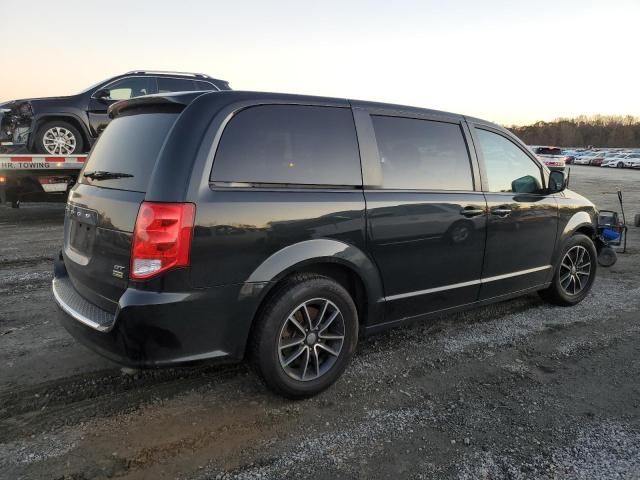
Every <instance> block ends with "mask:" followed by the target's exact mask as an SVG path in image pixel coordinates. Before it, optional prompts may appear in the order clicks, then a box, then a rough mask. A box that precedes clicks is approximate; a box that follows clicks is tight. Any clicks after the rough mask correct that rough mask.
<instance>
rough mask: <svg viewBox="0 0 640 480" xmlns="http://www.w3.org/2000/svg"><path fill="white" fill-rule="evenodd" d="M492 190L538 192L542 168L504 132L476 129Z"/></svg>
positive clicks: (540, 184) (540, 185) (490, 189)
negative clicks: (502, 133)
mask: <svg viewBox="0 0 640 480" xmlns="http://www.w3.org/2000/svg"><path fill="white" fill-rule="evenodd" d="M476 134H477V135H478V140H479V142H480V148H481V150H482V155H483V157H484V163H485V168H486V170H487V181H488V182H489V191H490V192H514V193H536V192H538V191H540V190H541V188H542V182H541V178H542V177H541V172H540V168H538V166H537V165H536V164H535V163H534V162H533V160H531V158H529V157H528V156H527V155H526V154H525V153H524V152H523V151H522V150H521V149H520V148H519V147H518V146H516V144H515V143H513V142H512V141H511V140H508V139H507V138H505V137H503V136H502V135H498V134H496V133H493V132H489V131H487V130H480V129H476Z"/></svg>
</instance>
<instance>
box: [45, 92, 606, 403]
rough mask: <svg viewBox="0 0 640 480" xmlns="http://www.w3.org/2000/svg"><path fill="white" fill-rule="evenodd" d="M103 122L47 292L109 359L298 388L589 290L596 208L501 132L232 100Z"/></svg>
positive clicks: (335, 107)
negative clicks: (451, 316)
mask: <svg viewBox="0 0 640 480" xmlns="http://www.w3.org/2000/svg"><path fill="white" fill-rule="evenodd" d="M111 115H112V117H113V121H112V122H111V123H110V125H109V126H108V127H107V128H106V130H105V131H104V133H103V134H102V135H101V137H100V139H99V140H98V142H97V143H96V145H95V147H94V148H93V150H92V152H91V154H90V156H89V158H88V159H87V162H86V164H85V166H84V169H83V171H82V173H81V175H80V180H79V182H78V183H77V184H76V185H75V186H74V187H73V188H72V189H71V192H70V194H69V201H68V204H67V207H66V216H65V227H64V239H63V249H62V251H61V253H60V256H59V259H58V260H57V261H56V262H55V267H54V280H53V284H52V289H53V295H54V297H55V300H56V302H57V304H58V305H59V306H60V307H61V309H60V311H59V313H60V320H61V322H62V323H63V324H64V325H65V327H66V328H67V329H68V330H69V332H70V333H71V334H73V335H74V336H75V337H76V338H78V339H79V340H80V341H82V342H84V343H85V344H87V345H89V346H90V347H91V348H93V349H94V350H96V351H98V352H99V353H101V354H103V355H105V356H107V357H108V358H111V359H113V360H115V361H117V362H120V363H123V364H127V365H131V366H135V367H156V366H168V365H177V364H184V363H189V362H193V361H196V360H205V359H208V360H213V359H218V360H222V359H226V360H234V361H239V360H241V359H243V358H245V357H248V358H249V359H250V360H251V362H252V364H253V365H254V367H255V369H256V370H257V372H258V373H259V375H260V376H261V378H263V379H264V381H265V383H266V384H267V385H268V386H269V387H270V388H271V389H273V390H274V391H276V392H278V393H279V394H282V395H285V396H287V397H291V398H301V397H307V396H310V395H314V394H316V393H318V392H320V391H322V390H324V389H325V388H327V387H329V386H330V385H331V384H332V383H334V382H335V381H336V380H337V379H338V378H339V377H340V375H341V374H342V372H343V371H344V370H345V368H347V365H348V363H349V361H350V359H351V357H352V356H353V354H354V351H355V349H356V345H357V343H358V338H359V337H360V336H362V335H366V334H371V333H375V332H377V331H381V330H384V329H386V328H390V327H393V326H397V325H401V324H405V323H408V322H414V321H416V320H424V319H427V318H430V317H432V316H433V315H439V314H442V313H443V312H451V311H455V310H458V309H462V308H469V307H471V306H477V305H483V304H486V303H490V302H496V301H501V300H504V299H507V298H510V297H514V296H518V295H522V294H524V293H526V292H534V291H538V292H540V295H541V296H542V298H544V299H545V300H547V301H549V302H552V303H554V304H560V305H575V304H577V303H579V302H580V301H582V300H583V299H584V298H585V296H586V295H587V294H588V292H589V290H590V289H591V286H592V283H593V281H594V278H595V274H596V263H597V262H596V257H597V246H596V243H594V242H596V238H597V237H596V221H597V211H596V208H595V207H594V205H593V204H592V203H591V202H589V201H588V200H586V199H585V198H584V197H582V196H580V195H578V194H576V193H574V192H571V191H570V190H567V189H566V180H565V176H564V173H563V172H559V171H554V172H549V170H548V169H547V168H546V167H545V166H544V165H543V164H542V163H541V162H540V160H538V158H537V157H536V156H535V155H533V154H532V153H531V152H530V151H529V149H528V148H527V147H526V145H524V144H523V143H522V142H520V141H519V140H518V139H517V138H516V137H515V136H514V135H513V134H511V133H510V132H509V131H507V130H506V129H504V128H502V127H500V126H498V125H494V124H492V123H489V122H485V121H483V120H479V119H473V118H469V117H465V116H462V115H457V114H452V113H446V112H436V111H432V110H426V109H419V108H412V107H404V106H397V105H386V104H380V103H370V102H362V101H350V100H345V99H335V98H321V97H311V96H298V95H285V94H269V93H255V92H233V91H228V92H216V93H213V92H208V93H203V92H191V93H181V94H167V95H153V96H149V97H144V98H136V99H132V100H130V101H126V102H118V103H116V104H115V105H113V106H112V107H111ZM176 159H180V161H176ZM559 212H562V214H559Z"/></svg>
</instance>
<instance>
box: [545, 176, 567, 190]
mask: <svg viewBox="0 0 640 480" xmlns="http://www.w3.org/2000/svg"><path fill="white" fill-rule="evenodd" d="M565 188H567V179H566V177H565V176H564V172H560V171H558V170H552V171H551V172H550V173H549V191H550V192H551V193H558V192H562V191H563V190H564V189H565Z"/></svg>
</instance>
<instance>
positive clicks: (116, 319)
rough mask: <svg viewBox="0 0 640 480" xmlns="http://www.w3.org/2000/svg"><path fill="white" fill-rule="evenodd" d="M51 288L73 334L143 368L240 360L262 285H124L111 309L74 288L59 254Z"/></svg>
mask: <svg viewBox="0 0 640 480" xmlns="http://www.w3.org/2000/svg"><path fill="white" fill-rule="evenodd" d="M52 290H53V295H54V298H55V300H56V303H57V304H58V306H59V307H60V310H59V311H58V316H59V319H60V322H61V323H62V325H63V326H64V327H65V328H66V330H67V331H68V332H69V333H70V334H71V335H72V336H73V337H75V338H76V339H77V340H78V341H80V342H81V343H83V344H84V345H86V346H87V347H89V348H90V349H92V350H94V351H96V352H97V353H99V354H101V355H103V356H105V357H107V358H109V359H111V360H113V361H115V362H117V363H120V364H122V365H126V366H129V367H134V368H146V367H162V366H172V365H178V364H184V363H190V362H194V361H200V360H236V361H238V360H241V359H242V357H243V356H244V349H245V345H246V341H247V338H248V334H249V329H250V326H251V319H252V317H253V312H254V311H255V310H254V309H255V307H256V306H257V301H258V300H257V298H258V292H259V290H261V288H260V286H258V288H254V286H252V288H247V287H246V286H245V287H244V288H243V285H229V286H223V287H214V288H208V289H202V290H194V291H191V292H152V291H143V290H138V289H135V288H128V289H127V290H126V291H125V292H124V294H123V295H122V297H121V298H120V300H119V302H118V308H117V311H116V313H115V314H111V313H109V312H107V311H105V310H102V309H100V308H99V307H97V306H96V305H94V304H92V303H90V302H89V301H87V300H86V299H84V298H83V297H82V296H81V295H80V294H79V293H78V291H77V290H76V289H75V288H74V286H73V283H72V281H71V279H70V277H69V275H68V274H67V271H66V268H65V266H64V262H63V261H61V260H60V261H57V262H56V265H55V268H54V279H53V283H52ZM247 293H250V295H247Z"/></svg>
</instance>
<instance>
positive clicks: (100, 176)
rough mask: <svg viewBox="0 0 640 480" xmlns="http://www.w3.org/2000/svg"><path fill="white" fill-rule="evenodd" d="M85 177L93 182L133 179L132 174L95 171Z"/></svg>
mask: <svg viewBox="0 0 640 480" xmlns="http://www.w3.org/2000/svg"><path fill="white" fill-rule="evenodd" d="M84 176H85V177H87V178H90V179H91V180H110V179H113V178H130V177H133V175H131V174H130V173H119V172H105V171H103V170H95V171H93V172H87V173H85V174H84Z"/></svg>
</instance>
